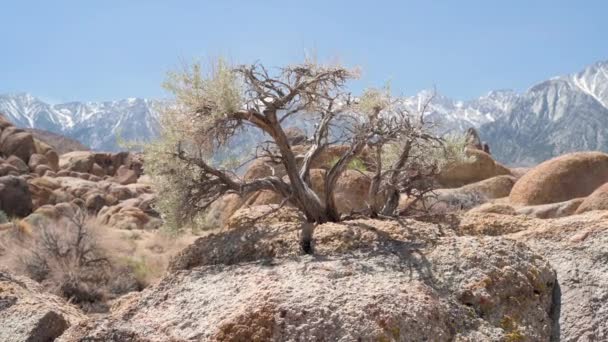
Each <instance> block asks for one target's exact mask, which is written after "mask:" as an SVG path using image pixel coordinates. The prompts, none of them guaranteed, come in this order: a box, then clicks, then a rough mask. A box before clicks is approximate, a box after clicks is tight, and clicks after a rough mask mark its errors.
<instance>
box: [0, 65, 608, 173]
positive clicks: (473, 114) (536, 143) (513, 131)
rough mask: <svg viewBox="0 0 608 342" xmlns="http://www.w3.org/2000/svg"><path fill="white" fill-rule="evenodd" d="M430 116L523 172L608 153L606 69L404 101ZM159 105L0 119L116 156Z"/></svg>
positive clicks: (154, 118) (115, 104)
mask: <svg viewBox="0 0 608 342" xmlns="http://www.w3.org/2000/svg"><path fill="white" fill-rule="evenodd" d="M430 97H432V100H431V102H430V105H429V107H428V113H429V115H430V117H432V118H433V120H434V121H437V122H439V124H440V127H441V130H442V132H461V131H464V130H466V129H467V128H469V127H476V128H478V129H479V131H480V134H481V136H482V138H483V139H484V140H485V141H487V142H488V143H489V144H490V146H491V149H492V153H493V154H494V156H495V157H496V159H498V160H500V161H502V162H504V163H506V164H509V165H518V166H526V165H532V164H536V163H538V162H540V161H543V160H546V159H549V158H551V157H553V156H555V155H559V154H563V153H566V152H571V151H578V150H603V151H608V134H604V131H605V130H606V129H608V61H605V62H598V63H596V64H593V65H591V66H588V67H587V68H585V69H584V70H583V71H581V72H579V73H576V74H573V75H567V76H561V77H555V78H552V79H550V80H547V81H544V82H541V83H539V84H536V85H534V86H532V87H531V88H530V89H528V90H527V91H525V92H523V93H516V92H514V91H511V90H497V91H491V92H489V93H488V94H487V95H484V96H481V97H479V98H477V99H474V100H470V101H458V100H453V99H450V98H448V97H445V96H442V95H441V94H437V93H435V92H430V91H421V92H419V93H418V94H416V95H414V96H411V97H407V98H405V99H404V104H405V105H406V106H408V107H410V108H412V109H414V110H416V109H419V108H420V107H421V106H422V105H423V104H424V103H425V102H426V101H427V100H428V99H429V98H430ZM159 104H160V101H159V100H150V99H141V98H128V99H124V100H118V101H106V102H70V103H64V104H55V105H51V104H48V103H45V102H44V101H42V100H40V99H38V98H36V97H34V96H32V95H30V94H27V93H19V94H5V95H0V113H3V114H4V115H5V116H7V118H8V119H9V120H11V121H12V122H13V123H14V124H15V125H16V126H19V127H24V128H36V129H42V130H46V131H50V132H53V133H57V134H62V135H65V136H67V137H70V138H73V139H75V140H78V141H80V142H81V143H83V144H84V145H87V146H89V147H90V148H91V149H93V150H106V151H116V150H119V149H120V148H121V147H120V146H119V145H120V144H119V143H118V141H119V138H120V139H123V140H125V141H145V140H149V139H151V138H153V137H155V136H156V134H157V127H158V111H157V110H156V108H158V107H157V106H158V105H159Z"/></svg>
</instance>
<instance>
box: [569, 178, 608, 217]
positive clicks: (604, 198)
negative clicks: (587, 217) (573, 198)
mask: <svg viewBox="0 0 608 342" xmlns="http://www.w3.org/2000/svg"><path fill="white" fill-rule="evenodd" d="M592 210H608V183H607V184H604V185H602V186H600V187H599V188H597V189H596V190H595V191H594V192H593V193H592V194H591V195H589V196H588V197H587V198H585V199H584V200H583V201H582V203H581V204H580V206H578V207H577V208H576V213H577V214H580V213H584V212H587V211H592Z"/></svg>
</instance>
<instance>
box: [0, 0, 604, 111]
mask: <svg viewBox="0 0 608 342" xmlns="http://www.w3.org/2000/svg"><path fill="white" fill-rule="evenodd" d="M606 15H608V1H605V0H587V1H573V0H572V1H566V0H551V1H548V0H526V1H523V0H508V1H507V0H502V1H498V0H495V1H492V0H485V1H472V0H458V1H448V0H443V1H439V0H437V1H431V0H426V1H423V0H420V1H385V0H374V1H356V0H350V1H338V0H336V1H331V0H325V1H317V0H307V1H288V0H283V1H264V0H258V1H255V0H249V1H236V0H221V1H220V0H217V1H204V0H200V1H185V0H184V1H180V0H173V1H169V0H167V1H155V0H145V1H144V0H120V1H119V0H103V1H102V0H78V1H68V0H53V1H49V0H40V1H28V0H19V1H17V0H13V1H10V0H2V1H0V34H1V35H0V37H1V38H2V39H1V41H2V43H1V45H0V46H1V48H0V93H13V92H29V93H31V94H33V95H34V96H37V97H40V98H42V99H44V100H47V101H50V102H55V103H59V102H67V101H102V100H113V99H120V98H126V97H147V98H158V97H166V96H167V93H166V92H165V91H164V90H163V89H162V87H161V84H162V82H163V80H164V79H165V76H166V73H167V72H168V71H170V70H173V69H175V68H177V67H179V66H180V63H182V62H184V61H192V60H196V59H203V60H205V59H209V58H213V57H218V56H223V57H225V58H227V59H229V60H230V61H232V62H234V63H253V62H261V63H263V64H264V65H267V66H271V67H280V66H283V65H286V64H293V63H297V62H300V61H302V60H303V59H304V57H305V56H306V55H307V54H308V55H315V56H316V57H317V59H318V60H320V61H330V62H334V61H340V62H341V63H343V64H344V65H346V66H350V67H358V68H360V69H361V70H362V76H361V79H360V80H358V81H356V82H354V83H352V84H351V88H352V90H353V91H354V92H357V91H360V90H361V89H363V88H364V87H378V86H382V85H384V84H386V82H390V83H391V87H392V89H393V90H394V91H397V92H399V93H401V94H406V95H412V94H415V93H417V92H418V91H420V90H422V89H430V88H433V87H434V88H436V89H437V90H438V91H439V92H440V93H441V94H443V95H446V96H449V97H452V98H456V99H462V100H467V99H472V98H475V97H478V96H480V95H483V94H486V93H487V92H488V91H490V90H493V89H514V90H517V91H525V90H526V89H527V88H529V87H530V86H532V85H534V84H535V83H537V82H540V81H543V80H545V79H548V78H550V77H553V76H557V75H563V74H569V73H573V72H577V71H579V70H581V69H582V68H584V67H585V66H587V65H589V64H592V63H594V62H597V61H602V60H608V25H606Z"/></svg>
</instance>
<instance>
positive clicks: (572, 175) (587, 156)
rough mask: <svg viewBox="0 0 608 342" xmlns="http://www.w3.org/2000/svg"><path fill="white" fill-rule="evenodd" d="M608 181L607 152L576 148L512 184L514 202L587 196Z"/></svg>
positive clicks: (533, 203) (546, 201) (533, 201)
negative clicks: (581, 150) (576, 150)
mask: <svg viewBox="0 0 608 342" xmlns="http://www.w3.org/2000/svg"><path fill="white" fill-rule="evenodd" d="M606 182H608V154H605V153H601V152H576V153H570V154H566V155H563V156H560V157H557V158H553V159H551V160H548V161H546V162H544V163H541V164H540V165H538V166H536V167H535V168H533V169H532V170H530V171H529V172H528V173H526V174H525V175H524V176H523V177H522V178H520V179H519V180H518V181H517V183H515V185H514V186H513V190H512V191H511V195H510V199H511V202H513V203H514V204H519V205H538V204H547V203H557V202H563V201H567V200H570V199H573V198H578V197H585V196H587V195H589V194H591V193H592V192H593V191H594V190H595V189H597V188H598V187H600V186H601V185H602V184H604V183H606Z"/></svg>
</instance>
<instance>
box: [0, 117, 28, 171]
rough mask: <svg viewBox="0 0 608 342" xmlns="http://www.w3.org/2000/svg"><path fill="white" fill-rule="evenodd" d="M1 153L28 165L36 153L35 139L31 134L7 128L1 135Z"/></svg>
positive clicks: (11, 127)
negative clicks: (14, 157)
mask: <svg viewBox="0 0 608 342" xmlns="http://www.w3.org/2000/svg"><path fill="white" fill-rule="evenodd" d="M0 152H2V153H3V154H4V155H5V156H12V155H14V156H16V157H18V158H20V159H21V160H23V161H24V162H26V163H27V162H28V161H29V159H30V156H31V155H32V154H34V153H35V152H36V146H35V144H34V138H33V137H32V135H31V134H30V133H27V132H24V131H23V130H21V129H18V128H15V127H14V126H10V127H7V128H5V129H4V130H3V131H2V134H1V135H0Z"/></svg>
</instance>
